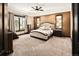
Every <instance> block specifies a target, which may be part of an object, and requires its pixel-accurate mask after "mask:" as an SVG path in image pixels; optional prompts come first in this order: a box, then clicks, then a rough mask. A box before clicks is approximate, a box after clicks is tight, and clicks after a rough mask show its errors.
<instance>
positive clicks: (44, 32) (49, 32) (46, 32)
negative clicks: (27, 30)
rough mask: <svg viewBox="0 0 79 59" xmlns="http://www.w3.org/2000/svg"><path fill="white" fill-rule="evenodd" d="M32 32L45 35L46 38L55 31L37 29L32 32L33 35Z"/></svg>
mask: <svg viewBox="0 0 79 59" xmlns="http://www.w3.org/2000/svg"><path fill="white" fill-rule="evenodd" d="M32 32H38V33H39V32H41V33H43V34H44V35H46V36H50V35H51V34H52V33H53V30H43V29H37V30H32V31H31V33H32Z"/></svg>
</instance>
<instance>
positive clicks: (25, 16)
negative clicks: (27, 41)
mask: <svg viewBox="0 0 79 59" xmlns="http://www.w3.org/2000/svg"><path fill="white" fill-rule="evenodd" d="M26 32H28V30H27V16H25V33H26Z"/></svg>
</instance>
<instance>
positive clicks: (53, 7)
mask: <svg viewBox="0 0 79 59" xmlns="http://www.w3.org/2000/svg"><path fill="white" fill-rule="evenodd" d="M36 5H39V6H41V7H43V8H42V9H44V11H33V10H32V7H33V6H36ZM8 9H9V11H10V12H13V13H15V14H18V15H28V16H40V15H47V14H52V13H59V12H66V11H71V3H9V4H8Z"/></svg>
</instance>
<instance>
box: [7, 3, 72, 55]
mask: <svg viewBox="0 0 79 59" xmlns="http://www.w3.org/2000/svg"><path fill="white" fill-rule="evenodd" d="M6 8H7V10H8V27H7V28H8V31H9V38H10V39H9V42H10V43H8V44H9V46H8V47H9V48H10V49H9V51H7V52H8V53H11V54H10V56H62V55H63V56H71V55H72V39H71V38H72V10H71V3H7V4H6ZM10 44H11V45H10Z"/></svg>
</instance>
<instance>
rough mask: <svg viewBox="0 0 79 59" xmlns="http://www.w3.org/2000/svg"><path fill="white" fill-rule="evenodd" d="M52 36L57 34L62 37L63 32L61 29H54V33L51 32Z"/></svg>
mask: <svg viewBox="0 0 79 59" xmlns="http://www.w3.org/2000/svg"><path fill="white" fill-rule="evenodd" d="M53 35H54V36H59V37H62V36H63V32H62V30H57V29H56V30H54V33H53Z"/></svg>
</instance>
